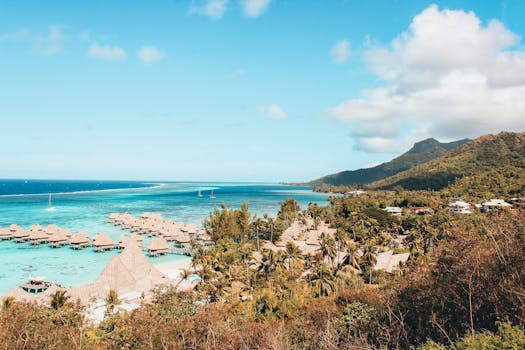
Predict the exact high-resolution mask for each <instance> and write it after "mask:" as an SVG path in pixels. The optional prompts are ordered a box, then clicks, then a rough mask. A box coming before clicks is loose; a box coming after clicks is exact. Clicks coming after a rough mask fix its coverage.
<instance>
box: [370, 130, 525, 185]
mask: <svg viewBox="0 0 525 350" xmlns="http://www.w3.org/2000/svg"><path fill="white" fill-rule="evenodd" d="M524 167H525V133H510V132H503V133H500V134H498V135H487V136H482V137H479V138H477V139H475V140H474V141H471V142H469V143H467V144H464V145H462V146H460V147H458V148H456V149H454V150H453V151H451V152H450V153H447V154H445V155H443V156H441V157H439V158H436V159H434V160H431V161H429V162H427V163H424V164H421V165H418V166H416V167H414V168H412V169H409V170H406V171H403V172H400V173H398V174H396V175H393V176H391V177H388V178H386V179H383V180H379V181H376V182H374V183H372V184H370V185H369V188H372V189H392V188H394V187H396V186H401V187H403V188H404V189H408V190H427V189H431V190H441V189H443V188H445V187H447V186H449V185H452V184H454V183H455V182H456V181H457V180H458V179H461V178H463V177H465V176H473V175H477V174H483V173H488V174H490V172H491V171H493V170H496V171H497V169H500V168H507V170H506V171H507V172H508V171H510V169H514V170H515V171H518V170H517V169H520V168H521V169H523V168H524ZM498 187H499V186H496V187H493V188H498Z"/></svg>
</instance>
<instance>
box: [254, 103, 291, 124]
mask: <svg viewBox="0 0 525 350" xmlns="http://www.w3.org/2000/svg"><path fill="white" fill-rule="evenodd" d="M259 113H261V114H263V115H265V116H266V117H269V118H272V119H275V120H285V119H286V113H285V112H284V111H283V109H282V108H281V106H279V105H278V104H275V103H274V104H271V105H269V106H259Z"/></svg>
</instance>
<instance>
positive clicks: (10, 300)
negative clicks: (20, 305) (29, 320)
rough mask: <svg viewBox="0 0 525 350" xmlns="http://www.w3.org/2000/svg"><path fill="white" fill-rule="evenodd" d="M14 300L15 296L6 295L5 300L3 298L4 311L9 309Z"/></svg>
mask: <svg viewBox="0 0 525 350" xmlns="http://www.w3.org/2000/svg"><path fill="white" fill-rule="evenodd" d="M14 302H15V298H14V297H5V298H4V300H2V311H5V310H7V309H9V308H10V307H11V306H12V305H13V304H14Z"/></svg>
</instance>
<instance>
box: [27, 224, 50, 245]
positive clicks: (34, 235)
mask: <svg viewBox="0 0 525 350" xmlns="http://www.w3.org/2000/svg"><path fill="white" fill-rule="evenodd" d="M48 240H49V236H48V234H47V233H45V231H44V230H42V228H35V229H32V230H31V231H30V232H29V242H30V243H31V244H33V245H36V244H41V243H44V242H47V241H48Z"/></svg>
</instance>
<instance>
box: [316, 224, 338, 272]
mask: <svg viewBox="0 0 525 350" xmlns="http://www.w3.org/2000/svg"><path fill="white" fill-rule="evenodd" d="M319 246H320V247H319V249H320V250H321V253H322V254H323V258H324V257H326V256H328V258H329V259H330V264H331V265H333V260H334V258H335V257H336V256H337V249H336V246H335V241H334V239H333V238H332V237H330V236H328V235H326V234H325V233H324V232H323V233H321V235H320V236H319Z"/></svg>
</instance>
